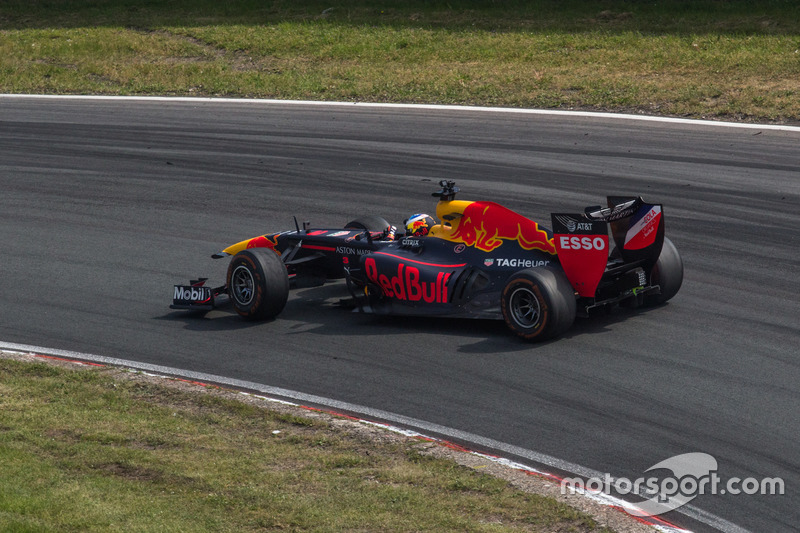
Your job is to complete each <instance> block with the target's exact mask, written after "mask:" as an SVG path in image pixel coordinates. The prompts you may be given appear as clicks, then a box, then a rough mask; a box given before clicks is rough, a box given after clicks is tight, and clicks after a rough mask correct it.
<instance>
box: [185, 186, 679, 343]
mask: <svg viewBox="0 0 800 533" xmlns="http://www.w3.org/2000/svg"><path fill="white" fill-rule="evenodd" d="M440 186H441V190H439V191H438V192H436V193H434V194H433V196H435V197H438V198H439V202H438V204H437V206H436V217H437V218H438V219H439V221H440V222H439V223H436V222H435V220H431V217H425V216H419V217H414V218H415V220H413V221H412V222H411V223H409V224H408V228H407V233H406V234H396V231H395V228H394V227H393V226H391V225H390V224H389V223H388V222H387V221H386V220H385V219H383V218H381V217H377V216H367V217H362V218H358V219H356V220H353V221H352V222H350V223H349V224H347V225H345V226H344V228H341V229H340V228H335V229H312V228H310V227H308V223H304V224H303V228H302V229H301V228H300V227H299V226H298V224H297V221H296V220H295V229H294V230H290V231H282V232H279V233H268V234H266V235H261V236H258V237H255V238H252V239H248V240H245V241H242V242H240V243H238V244H234V245H232V246H229V247H228V248H226V249H225V250H223V251H222V252H220V253H217V254H214V255H213V256H212V257H214V258H224V257H231V261H230V265H229V267H228V273H227V283H226V284H225V285H223V286H221V287H216V288H213V287H208V286H206V281H207V280H206V279H199V280H193V281H191V282H190V284H189V285H176V286H175V288H174V295H173V304H172V306H171V307H172V308H173V309H194V310H210V309H213V308H214V307H215V305H216V303H217V302H218V300H219V298H220V297H221V296H223V295H228V296H229V298H230V300H231V301H232V303H233V307H234V308H235V309H236V311H237V312H238V313H239V314H240V315H241V316H243V317H244V318H246V319H254V320H256V319H269V318H273V317H275V316H276V315H278V314H279V313H280V312H281V310H283V308H284V306H285V304H286V301H287V298H288V294H289V290H290V288H293V287H294V288H302V287H314V286H319V285H322V284H324V283H325V282H326V281H328V280H333V279H342V278H344V279H345V280H346V285H347V287H348V289H349V292H350V299H349V301H350V302H351V303H352V305H353V306H354V307H356V308H358V309H360V310H362V311H365V312H373V313H378V314H391V315H425V316H428V315H431V316H443V317H445V316H446V317H464V318H489V319H503V320H505V322H506V324H507V325H508V327H509V328H510V329H511V330H512V331H513V332H514V333H516V334H517V335H519V336H520V337H523V338H525V339H528V340H544V339H548V338H552V337H555V336H558V335H560V334H562V333H564V332H565V331H566V330H567V329H569V328H570V326H571V325H572V323H573V321H574V320H575V317H576V316H577V315H579V314H580V315H588V314H589V313H590V312H591V311H592V310H594V309H599V308H607V307H609V306H612V305H616V304H619V305H623V306H641V305H655V304H659V303H662V302H665V301H667V300H669V299H670V298H672V297H673V296H675V294H676V293H677V292H678V289H680V286H681V283H682V281H683V263H682V261H681V258H680V255H678V251H677V250H676V249H675V246H673V244H672V242H670V240H669V239H666V238H665V237H664V216H663V209H662V206H661V205H659V204H649V203H646V202H645V201H644V200H642V198H641V197H639V198H635V197H609V198H608V207H606V208H603V207H601V206H596V207H588V208H586V210H585V212H584V213H579V214H576V213H555V214H553V215H552V223H553V229H552V231H551V230H549V229H546V228H543V227H541V226H539V224H537V223H536V222H533V221H532V220H529V219H528V218H525V217H524V216H522V215H519V214H517V213H515V212H514V211H511V210H510V209H507V208H505V207H503V206H501V205H498V204H496V203H494V202H483V201H478V202H471V201H463V200H456V199H455V196H456V193H457V192H458V190H459V189H458V188H457V187H455V183H454V182H452V181H441V182H440ZM416 219H419V220H416ZM425 219H427V220H429V221H430V222H426V220H425ZM419 226H422V229H423V230H424V231H418V230H417V229H418V227H419ZM427 226H430V227H427ZM609 230H610V237H609Z"/></svg>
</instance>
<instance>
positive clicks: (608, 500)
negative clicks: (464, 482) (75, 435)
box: [0, 341, 749, 533]
mask: <svg viewBox="0 0 800 533" xmlns="http://www.w3.org/2000/svg"><path fill="white" fill-rule="evenodd" d="M0 350H7V351H13V352H21V353H27V354H38V355H50V356H55V357H63V358H66V359H77V360H82V361H90V362H93V363H100V364H105V365H109V366H119V367H124V368H130V369H133V370H139V371H144V372H151V373H155V374H160V375H166V376H173V377H179V378H183V379H187V380H191V381H197V382H203V383H209V384H218V385H225V386H228V387H231V388H236V389H244V390H248V391H255V392H258V393H260V394H264V395H266V396H272V397H275V396H277V397H278V398H288V399H290V400H293V401H297V402H302V403H304V404H305V403H308V404H312V405H317V406H324V407H326V408H330V409H335V410H338V411H343V412H349V413H356V414H358V415H359V416H364V417H367V418H372V419H378V420H384V421H387V422H391V423H392V424H398V425H399V426H401V427H403V426H404V427H410V428H414V429H416V430H420V431H423V432H427V433H432V434H438V435H443V436H445V437H447V438H450V439H454V440H456V441H461V442H467V443H470V444H473V445H477V446H478V447H483V448H486V449H490V450H495V451H500V452H504V453H508V454H511V455H515V456H517V457H522V458H525V459H528V460H530V461H533V462H535V463H539V464H543V465H547V466H550V467H552V468H554V469H557V470H560V471H563V472H567V473H569V474H572V475H575V476H583V477H585V478H598V479H602V478H603V476H604V475H605V474H603V473H602V472H598V471H596V470H592V469H591V468H587V467H585V466H581V465H578V464H575V463H570V462H568V461H564V460H562V459H558V458H557V457H553V456H552V455H547V454H543V453H539V452H535V451H533V450H528V449H526V448H521V447H519V446H515V445H513V444H507V443H505V442H500V441H496V440H493V439H489V438H486V437H482V436H480V435H476V434H474V433H469V432H466V431H460V430H458V429H454V428H450V427H447V426H441V425H439V424H433V423H430V422H426V421H424V420H419V419H417V418H411V417H407V416H404V415H400V414H397V413H391V412H389V411H382V410H380V409H372V408H370V407H366V406H363V405H357V404H352V403H347V402H341V401H338V400H334V399H332V398H325V397H323V396H316V395H313V394H306V393H303V392H298V391H293V390H289V389H282V388H279V387H271V386H269V385H264V384H262V383H255V382H252V381H243V380H239V379H233V378H227V377H224V376H217V375H214V374H205V373H203V372H193V371H191V370H182V369H179V368H172V367H168V366H162V365H153V364H149V363H140V362H137V361H128V360H125V359H118V358H115V357H105V356H102V355H95V354H88V353H81V352H73V351H68V350H58V349H53V348H44V347H41V346H31V345H28V344H17V343H10V342H2V341H0ZM398 429H399V430H401V429H400V428H398ZM482 455H483V454H482ZM484 456H485V455H484ZM485 457H491V456H485ZM500 460H501V461H503V460H504V459H502V458H501V459H500ZM510 462H511V461H510ZM511 463H513V462H511ZM513 464H517V463H513ZM520 466H522V465H520ZM522 469H526V470H529V471H531V472H534V473H538V474H542V475H544V476H548V477H553V478H558V476H555V475H553V474H548V473H546V472H542V471H540V470H537V469H535V468H531V467H528V466H524V467H523V468H522ZM585 495H586V496H588V497H592V495H590V494H585ZM601 496H603V495H601ZM593 499H595V498H593ZM597 501H599V502H600V503H604V504H605V505H611V506H621V507H628V508H635V507H636V506H635V505H634V504H630V503H629V502H624V501H622V500H618V499H616V498H613V497H609V496H604V497H602V498H599V499H598V500H597ZM675 512H677V513H680V514H682V515H684V516H687V517H689V518H692V519H694V520H697V521H698V522H701V523H703V524H706V525H708V526H711V527H712V528H714V529H716V530H718V531H721V532H723V533H749V531H748V530H747V529H744V528H742V527H739V526H737V525H736V524H734V523H732V522H729V521H727V520H725V519H723V518H720V517H718V516H716V515H713V514H711V513H708V512H706V511H703V510H702V509H699V508H697V507H694V506H692V505H684V506H683V507H680V508H678V509H676V510H675ZM651 525H653V526H654V527H656V529H659V530H660V531H662V532H665V533H674V532H680V533H690V532H689V531H688V530H685V529H681V528H678V527H677V526H672V525H668V526H665V525H658V524H651Z"/></svg>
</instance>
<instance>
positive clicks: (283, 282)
mask: <svg viewBox="0 0 800 533" xmlns="http://www.w3.org/2000/svg"><path fill="white" fill-rule="evenodd" d="M227 281H228V295H229V296H230V298H231V301H232V302H233V307H234V309H236V312H237V313H239V314H240V315H241V316H243V317H244V318H246V319H248V320H265V319H269V318H274V317H275V316H277V315H278V313H280V312H281V311H282V310H283V308H284V306H286V300H288V298H289V276H288V275H287V272H286V267H285V266H284V265H283V262H282V261H281V259H280V257H279V256H278V255H277V254H276V253H275V252H272V251H270V250H261V249H258V248H253V249H250V250H242V251H241V252H239V253H238V254H236V255H235V256H233V259H231V262H230V265H228V279H227Z"/></svg>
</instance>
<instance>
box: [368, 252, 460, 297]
mask: <svg viewBox="0 0 800 533" xmlns="http://www.w3.org/2000/svg"><path fill="white" fill-rule="evenodd" d="M364 268H365V269H366V272H367V278H368V279H369V280H370V281H371V282H372V283H374V284H376V285H377V286H379V287H380V288H381V290H382V291H383V293H384V294H385V295H386V296H387V297H388V298H395V299H397V300H408V301H410V302H426V303H447V281H448V280H449V279H450V275H451V274H450V273H449V272H439V273H437V275H436V280H435V281H423V280H421V279H420V277H421V274H420V270H419V269H418V268H417V267H415V266H411V265H406V264H404V263H400V264H398V265H397V273H396V274H392V275H391V277H390V276H387V275H386V274H379V273H378V265H377V263H376V262H375V259H374V258H372V257H367V258H366V259H365V260H364Z"/></svg>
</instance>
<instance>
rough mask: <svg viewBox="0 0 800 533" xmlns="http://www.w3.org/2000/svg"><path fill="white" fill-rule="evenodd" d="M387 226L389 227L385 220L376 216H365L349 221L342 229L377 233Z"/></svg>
mask: <svg viewBox="0 0 800 533" xmlns="http://www.w3.org/2000/svg"><path fill="white" fill-rule="evenodd" d="M389 226H391V224H389V222H388V221H387V220H386V219H385V218H383V217H379V216H376V215H367V216H363V217H358V218H357V219H355V220H351V221H350V222H348V223H347V225H345V227H344V229H364V230H367V231H374V232H378V231H383V230H385V229H386V228H388V227H389Z"/></svg>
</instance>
